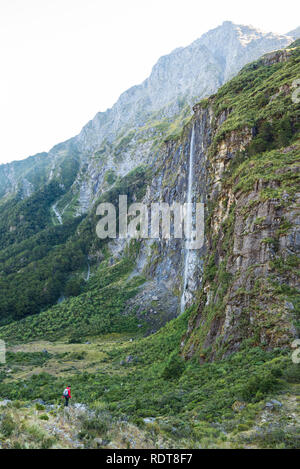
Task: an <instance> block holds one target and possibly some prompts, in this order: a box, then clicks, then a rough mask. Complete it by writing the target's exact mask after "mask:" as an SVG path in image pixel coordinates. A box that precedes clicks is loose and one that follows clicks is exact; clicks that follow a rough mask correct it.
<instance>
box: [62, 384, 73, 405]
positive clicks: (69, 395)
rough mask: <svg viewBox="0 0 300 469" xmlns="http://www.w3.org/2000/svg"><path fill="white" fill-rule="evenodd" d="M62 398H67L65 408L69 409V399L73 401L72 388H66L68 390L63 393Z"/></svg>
mask: <svg viewBox="0 0 300 469" xmlns="http://www.w3.org/2000/svg"><path fill="white" fill-rule="evenodd" d="M62 397H63V398H65V407H68V405H69V399H72V398H71V386H67V387H66V389H65V390H64V392H63V395H62Z"/></svg>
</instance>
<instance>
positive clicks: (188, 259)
mask: <svg viewBox="0 0 300 469" xmlns="http://www.w3.org/2000/svg"><path fill="white" fill-rule="evenodd" d="M194 142H195V129H194V126H193V129H192V135H191V143H190V161H189V176H188V191H187V203H188V204H189V205H188V206H187V211H186V222H187V227H188V230H189V231H188V232H187V237H186V240H185V249H184V251H185V253H184V254H185V261H184V274H183V290H182V295H181V302H180V312H181V313H183V312H184V309H185V306H186V303H187V300H188V299H189V296H190V294H189V292H188V283H189V279H190V277H191V275H192V273H193V270H194V268H193V265H194V262H193V260H194V259H192V258H193V257H194V254H195V253H194V251H192V250H191V249H189V248H188V243H189V241H190V238H191V235H192V220H193V208H192V207H193V206H192V205H191V204H192V202H193V170H194V149H195V148H194V147H195V143H194Z"/></svg>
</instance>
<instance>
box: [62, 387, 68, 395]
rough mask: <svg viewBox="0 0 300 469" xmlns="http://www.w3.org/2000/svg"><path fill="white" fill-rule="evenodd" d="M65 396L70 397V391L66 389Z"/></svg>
mask: <svg viewBox="0 0 300 469" xmlns="http://www.w3.org/2000/svg"><path fill="white" fill-rule="evenodd" d="M63 396H64V397H69V389H67V388H66V389H65V390H64V392H63Z"/></svg>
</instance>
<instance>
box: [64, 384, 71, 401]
mask: <svg viewBox="0 0 300 469" xmlns="http://www.w3.org/2000/svg"><path fill="white" fill-rule="evenodd" d="M66 389H67V390H68V391H69V396H68V397H69V399H71V389H70V388H69V386H67V387H66ZM63 397H66V396H63Z"/></svg>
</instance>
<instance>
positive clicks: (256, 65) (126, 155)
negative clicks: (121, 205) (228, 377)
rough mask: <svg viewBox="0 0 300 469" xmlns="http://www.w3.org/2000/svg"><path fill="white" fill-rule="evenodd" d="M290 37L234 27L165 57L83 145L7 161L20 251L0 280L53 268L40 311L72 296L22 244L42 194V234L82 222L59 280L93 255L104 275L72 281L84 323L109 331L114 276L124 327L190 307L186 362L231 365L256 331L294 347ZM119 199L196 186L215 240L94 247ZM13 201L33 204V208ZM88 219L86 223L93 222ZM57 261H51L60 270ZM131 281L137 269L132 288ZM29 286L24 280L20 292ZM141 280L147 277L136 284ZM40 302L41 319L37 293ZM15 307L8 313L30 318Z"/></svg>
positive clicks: (295, 56)
mask: <svg viewBox="0 0 300 469" xmlns="http://www.w3.org/2000/svg"><path fill="white" fill-rule="evenodd" d="M291 42H292V38H291V37H288V36H276V35H274V34H271V33H270V34H264V33H261V32H259V31H256V30H255V29H253V28H250V27H245V26H237V25H233V24H232V23H229V22H226V23H224V24H223V25H222V26H220V27H219V28H216V29H215V30H213V31H210V32H208V33H207V34H205V35H204V36H202V37H201V38H200V39H199V40H197V41H195V42H194V43H193V44H192V45H190V46H188V47H187V48H181V49H177V50H175V51H174V52H173V53H171V54H170V55H169V56H166V57H163V58H161V59H160V60H159V62H158V63H157V64H156V66H155V67H154V68H153V71H152V74H151V76H150V77H149V78H148V79H147V80H146V81H145V82H144V83H143V84H142V85H140V86H137V87H134V88H132V89H131V90H128V91H127V92H126V93H124V94H123V95H122V96H121V97H120V99H119V101H118V102H117V103H116V105H115V106H114V107H113V108H112V109H110V110H108V111H107V112H106V113H100V114H98V115H97V116H96V117H95V118H94V119H93V121H91V122H90V123H89V124H88V125H87V126H86V127H84V129H83V130H82V132H81V133H80V134H79V135H78V136H76V137H74V138H73V139H71V140H70V141H68V142H65V143H62V144H59V145H57V146H56V147H54V148H53V149H52V150H51V151H50V152H49V154H42V155H36V156H35V157H31V158H30V159H27V160H24V162H19V163H12V164H9V165H4V166H2V167H1V169H0V176H1V179H0V180H1V181H3V184H2V194H5V196H3V198H2V204H3V205H2V207H4V208H5V210H6V212H4V208H3V213H4V214H5V217H4V219H5V220H6V218H7V220H8V221H7V223H6V224H7V225H8V226H9V230H8V231H9V232H7V230H6V232H5V229H4V228H2V227H1V234H2V238H4V237H5V244H3V247H5V249H8V251H9V252H8V251H5V252H4V251H3V252H1V253H0V254H1V262H2V263H3V266H2V267H3V268H2V269H1V275H3V277H0V281H3V278H4V277H5V275H15V277H16V278H17V275H18V274H20V273H24V272H25V270H24V269H25V268H27V269H28V271H29V272H30V275H32V276H34V275H36V272H37V271H38V272H39V269H41V272H42V275H39V276H38V280H39V281H40V280H41V279H42V281H41V287H40V288H41V295H40V296H45V297H47V298H46V299H45V302H44V303H41V306H42V307H44V306H45V305H47V306H48V305H49V304H51V301H52V298H54V297H55V295H56V293H58V294H57V295H56V297H57V298H56V297H55V298H56V300H57V299H58V297H59V296H60V295H61V294H62V293H63V292H62V291H60V290H59V289H60V285H63V282H65V275H64V274H65V272H60V276H58V277H57V279H55V284H54V283H53V284H51V279H52V278H51V279H49V272H48V271H46V267H45V265H44V264H43V265H42V267H41V262H42V261H41V259H43V261H45V259H47V258H46V257H43V256H46V255H45V254H44V253H43V252H41V249H37V252H34V257H33V258H32V259H30V263H29V265H28V266H26V255H25V254H26V253H27V254H28V253H29V252H30V251H31V249H30V247H28V245H27V244H26V243H25V242H24V237H25V235H26V233H25V234H24V235H23V232H25V230H24V216H23V211H22V210H24V207H25V208H26V207H27V208H29V210H30V206H31V205H30V204H31V203H32V200H34V201H35V204H36V206H37V208H38V209H39V210H40V212H39V213H41V214H42V216H43V218H44V220H45V221H44V224H43V227H42V229H43V230H46V229H47V226H48V224H49V218H50V216H48V215H49V213H51V214H52V222H53V219H54V221H55V219H56V222H57V223H58V224H59V225H62V227H61V231H59V235H60V236H62V235H65V233H64V232H63V230H66V231H67V229H68V228H67V227H69V226H70V227H71V223H75V222H74V218H75V221H76V220H77V221H78V226H75V225H74V226H73V225H72V230H73V231H72V232H71V235H70V237H69V238H68V240H67V241H66V240H65V238H63V240H62V241H60V242H61V245H62V246H63V247H59V249H57V245H58V244H59V243H58V241H57V239H56V238H55V239H54V241H53V244H54V248H55V249H57V250H58V251H59V252H58V254H57V257H56V258H55V263H54V265H53V266H51V276H53V275H54V273H56V272H57V270H59V268H60V267H61V265H63V264H64V263H65V264H67V261H66V259H65V257H66V256H65V255H64V254H65V253H67V254H69V255H70V253H71V256H70V258H71V259H73V258H76V263H75V262H74V266H73V265H69V264H68V265H66V267H65V268H66V269H68V270H67V272H68V274H69V273H70V272H74V271H75V270H76V269H78V268H82V266H83V264H86V263H87V262H88V267H89V269H90V263H89V262H91V264H93V265H92V275H91V280H92V281H93V275H96V273H95V271H96V269H97V268H98V267H99V268H100V274H99V278H98V277H97V278H98V281H99V282H100V284H101V288H100V287H99V285H98V283H97V282H96V280H95V281H94V282H93V283H92V284H91V285H92V286H91V291H90V292H89V291H88V293H87V292H86V291H85V292H84V293H83V294H82V295H80V294H79V293H80V292H81V290H80V289H79V288H77V287H76V288H73V287H74V285H69V291H71V292H73V291H75V292H76V294H74V296H75V297H76V298H77V296H76V295H77V294H78V298H79V299H78V302H77V303H76V304H75V303H74V304H72V305H71V303H70V305H71V306H70V310H72V313H73V311H77V309H76V308H78V311H80V314H77V315H76V318H75V321H79V320H80V318H81V316H82V315H84V313H85V312H88V311H90V310H92V312H91V317H89V319H87V318H84V327H85V330H90V329H88V328H91V329H92V330H94V329H95V327H99V328H100V329H101V327H102V325H101V324H100V326H99V322H101V321H99V319H98V318H97V317H96V316H93V314H94V310H93V308H94V309H95V310H97V313H98V312H99V311H104V309H103V308H104V307H103V304H105V302H104V300H103V296H101V295H104V294H105V292H104V290H105V289H106V288H107V286H108V285H110V283H109V281H108V280H107V283H105V282H106V280H105V281H104V280H103V278H104V279H106V278H108V279H110V281H111V282H113V281H116V284H115V285H114V288H115V290H114V289H112V291H113V295H110V296H112V297H113V296H114V295H115V296H116V297H117V294H119V292H121V294H122V295H123V289H124V292H126V294H125V293H124V295H123V297H124V298H125V300H126V304H125V307H124V308H123V306H122V308H121V307H120V304H122V305H123V303H121V300H120V301H119V297H117V298H118V301H119V303H118V305H117V306H116V305H113V307H112V310H118V312H119V310H120V309H122V311H121V313H122V320H123V321H124V318H125V319H126V315H127V314H134V315H135V316H136V317H137V318H138V320H139V322H140V324H139V326H141V324H142V322H143V321H145V322H146V323H147V330H146V333H147V334H149V333H151V332H155V331H156V330H157V329H158V328H159V327H160V326H162V325H163V324H164V323H165V322H167V321H168V320H170V319H172V318H175V317H177V316H178V315H180V314H181V313H184V311H185V310H187V309H189V315H190V316H189V318H190V319H189V327H188V330H187V332H186V334H185V336H184V337H183V339H182V344H181V351H182V354H183V355H184V356H185V357H187V358H190V357H192V356H194V355H196V356H197V357H198V358H199V360H202V361H206V360H212V359H215V358H220V357H224V356H226V354H229V353H231V352H233V351H236V350H239V348H240V347H241V344H242V343H243V341H244V340H245V339H246V338H247V339H249V341H252V342H251V343H252V344H260V345H261V344H263V345H264V346H266V347H277V346H280V347H284V346H287V345H288V344H289V343H290V340H291V338H292V337H294V336H295V335H296V329H295V326H294V325H293V321H294V316H295V315H296V309H297V306H296V304H297V288H298V286H299V284H298V283H299V277H298V276H297V274H296V266H297V262H298V260H297V255H298V254H299V233H298V231H297V229H298V226H299V217H298V212H297V211H296V204H297V201H298V193H297V181H298V180H297V165H296V160H297V157H298V156H299V139H298V134H299V117H300V116H299V105H297V103H295V102H294V101H293V100H292V92H293V82H294V80H295V79H296V78H297V77H298V76H299V71H300V70H299V47H296V46H295V47H294V46H293V45H292V46H290V48H289V47H287V46H289V45H290V43H291ZM282 47H284V48H283V49H282V50H279V51H275V52H274V49H278V48H282ZM266 51H272V52H270V53H268V54H267V55H264V56H263V57H262V58H261V59H259V60H258V61H256V62H253V63H251V64H250V65H247V66H246V67H244V68H243V69H242V70H241V71H240V72H239V73H238V75H237V76H236V77H234V78H232V79H231V80H230V81H229V82H228V83H227V84H225V85H224V86H222V87H221V88H220V89H219V91H218V92H217V93H216V94H215V95H212V96H211V97H208V98H205V99H203V100H202V101H200V103H199V104H197V105H195V106H193V113H192V114H191V112H190V109H189V104H190V103H194V102H195V100H197V99H199V98H203V96H208V95H209V94H211V93H212V92H215V91H216V90H217V89H218V88H219V87H220V85H221V84H222V83H224V82H226V81H228V80H229V79H230V78H231V77H232V76H233V75H234V73H235V72H237V71H238V70H240V69H241V68H242V67H243V65H244V64H245V63H247V62H249V61H251V60H253V59H256V58H258V57H259V56H260V55H261V54H262V53H265V52H266ZM191 175H192V184H191ZM49 184H53V190H52V189H51V191H50V194H49V193H48V192H49V191H48V192H46V191H45V190H44V189H45V188H49ZM191 185H192V187H191V190H190V189H189V188H190V186H191ZM51 187H52V186H51ZM37 189H38V190H37ZM54 190H55V193H54ZM122 191H126V192H128V193H130V198H131V200H132V201H142V202H144V203H146V204H147V205H149V206H150V205H151V204H152V203H154V202H161V201H163V202H166V203H169V204H170V205H171V204H172V203H173V202H180V203H184V202H186V200H187V198H188V193H189V191H190V192H191V195H190V196H191V199H192V201H193V202H202V203H204V205H205V243H204V246H203V247H202V248H201V249H200V250H196V251H193V252H190V250H189V249H187V247H186V244H185V242H184V240H176V239H171V240H166V241H159V240H152V239H148V240H141V241H138V242H137V243H136V244H137V245H138V246H136V244H134V246H132V242H130V241H128V242H126V241H124V240H122V241H120V240H116V241H110V242H109V243H106V244H105V245H103V243H102V244H101V243H100V244H97V240H96V235H95V221H96V219H97V217H96V215H95V212H96V204H95V202H96V201H98V200H105V201H110V202H115V198H116V195H118V194H119V193H120V194H122ZM14 194H16V199H17V200H19V199H20V200H21V201H22V204H23V205H22V206H20V207H21V208H22V210H21V208H20V209H19V205H18V203H19V202H16V199H13V195H14ZM34 197H36V198H35V199H33V198H34ZM99 197H100V199H99ZM43 200H46V202H47V205H46V204H44V205H43ZM10 204H12V206H13V207H14V209H15V207H17V208H16V215H15V217H14V219H11V218H10V209H11V205H10ZM41 205H42V206H41ZM78 215H83V216H84V217H83V218H84V219H83V221H82V222H81V219H80V218H79V216H78ZM22 217H23V218H22ZM47 217H48V218H47ZM50 221H51V219H50ZM26 223H27V225H26V229H27V230H30V236H36V233H38V231H37V230H38V229H39V228H38V226H37V220H36V219H34V217H33V219H32V218H29V220H27V219H26ZM68 224H70V225H68ZM42 229H41V232H42ZM70 229H71V228H70ZM22 230H23V231H22ZM19 233H20V234H19ZM52 234H53V233H52V232H51V235H52ZM67 234H68V233H67ZM4 235H5V236H4ZM42 235H43V236H44V237H45V238H46V239H47V241H48V237H50V234H49V233H48V232H47V233H46V234H45V233H44V231H43V232H42ZM68 235H69V234H68ZM13 236H15V237H16V236H20V238H16V239H17V241H18V242H19V243H20V244H18V246H17V247H15V246H14V242H13V241H11V240H12V237H13ZM22 236H23V237H22ZM55 236H56V233H55ZM32 239H33V238H32ZM43 240H44V238H43ZM39 242H40V243H41V244H43V242H44V241H40V240H39ZM10 245H12V247H11V246H10ZM7 246H8V247H7ZM30 246H31V245H30ZM42 247H43V246H42ZM66 247H67V249H65V248H66ZM14 249H15V250H14ZM26 249H27V251H26ZM60 249H61V250H60ZM64 249H65V250H64ZM55 252H56V251H55ZM79 252H80V255H79ZM24 253H25V254H24ZM128 253H129V257H131V259H130V262H131V264H130V265H129V264H128V263H127V264H126V271H124V272H122V271H121V267H120V266H122V262H124V259H126V262H127V260H128ZM47 254H48V251H47ZM77 254H78V258H77V257H76V256H77ZM28 255H29V254H28ZM30 255H31V252H30ZM14 256H16V258H14ZM12 258H13V261H12V260H11V259H12ZM52 258H53V255H52V253H51V252H50V254H49V262H50V259H52ZM8 260H9V261H8ZM45 262H46V261H45ZM102 262H104V267H103V264H102ZM132 262H133V263H134V265H132ZM47 264H48V263H47ZM128 265H129V267H128ZM122 268H123V267H122ZM93 269H94V271H93ZM101 269H102V270H101ZM110 269H111V270H113V269H116V271H117V273H116V274H114V273H111V271H110ZM118 269H120V272H119V271H118ZM89 272H90V271H89ZM113 272H114V271H113ZM125 274H126V275H127V274H129V277H128V279H127V280H126V282H127V283H126V282H124V276H125ZM117 275H120V277H118V276H117ZM89 276H90V275H89ZM115 277H116V278H117V280H115ZM5 279H6V277H5ZM10 279H11V277H10ZM34 279H35V278H34ZM120 279H121V280H120ZM137 279H138V280H137ZM38 280H36V279H35V280H34V281H35V282H37V281H38ZM43 280H44V281H45V283H43ZM19 281H20V280H18V278H17V280H16V284H18V282H19ZM130 282H133V283H134V282H136V283H134V286H132V285H131V284H130ZM128 285H130V288H131V290H130V295H129V294H128V295H127V293H128V291H127V290H126V289H128ZM36 288H37V287H36V285H35V286H34V289H33V290H34V291H36ZM86 288H87V290H88V288H89V287H88V286H87V287H86ZM99 292H100V293H99ZM103 292H104V293H103ZM29 293H30V294H28V298H29V299H28V309H27V310H28V312H29V313H30V311H31V310H32V295H33V293H32V292H31V291H30V292H29ZM98 294H99V295H100V296H99V304H98V303H97V301H98V296H97V295H98ZM71 296H72V295H71ZM123 297H122V301H123V299H124V298H123ZM125 300H124V301H125ZM5 301H7V305H6V303H5V305H4V307H3V308H4V309H5V310H9V311H10V310H12V311H14V308H16V307H18V308H19V309H20V305H17V306H15V304H14V303H13V302H11V303H10V302H9V301H8V300H7V299H6V298H5ZM39 301H40V298H39ZM76 301H77V300H76ZM68 307H69V303H66V302H63V304H62V305H58V306H55V314H53V312H52V311H51V309H50V310H49V311H44V312H43V313H42V315H41V318H42V319H41V324H42V327H40V326H38V327H36V328H35V330H36V331H38V332H39V333H41V330H43V327H48V323H51V320H53V318H55V319H56V320H55V323H56V324H55V325H54V326H53V330H54V329H55V328H56V329H57V328H58V326H59V324H61V322H59V319H58V318H59V317H65V316H66V311H67V309H68ZM117 308H119V309H117ZM82 311H83V312H82ZM21 312H22V311H21ZM104 312H105V311H104ZM29 313H28V314H29ZM17 314H20V313H19V310H18V311H17ZM110 314H112V313H111V311H110ZM36 321H37V323H39V319H36ZM75 321H74V324H75ZM93 321H95V324H94V322H93ZM103 322H105V321H103ZM125 322H126V321H125ZM22 324H23V323H22ZM27 324H29V328H31V329H32V327H31V326H32V325H31V326H30V324H31V323H30V320H29V322H28V323H27V322H26V321H25V322H24V327H25V329H26V328H27V329H28V325H27ZM76 324H77V322H76ZM45 325H46V326H45ZM8 327H9V326H8ZM22 327H23V325H21V326H20V328H21V329H19V325H17V326H16V329H17V330H18V331H19V330H22ZM51 327H52V323H51ZM53 330H52V331H51V333H53ZM101 330H102V329H101ZM115 330H116V329H113V331H115ZM109 332H110V330H109ZM18 333H19V332H18Z"/></svg>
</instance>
